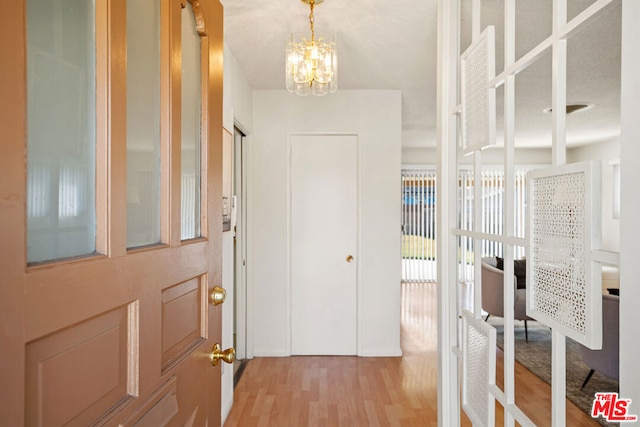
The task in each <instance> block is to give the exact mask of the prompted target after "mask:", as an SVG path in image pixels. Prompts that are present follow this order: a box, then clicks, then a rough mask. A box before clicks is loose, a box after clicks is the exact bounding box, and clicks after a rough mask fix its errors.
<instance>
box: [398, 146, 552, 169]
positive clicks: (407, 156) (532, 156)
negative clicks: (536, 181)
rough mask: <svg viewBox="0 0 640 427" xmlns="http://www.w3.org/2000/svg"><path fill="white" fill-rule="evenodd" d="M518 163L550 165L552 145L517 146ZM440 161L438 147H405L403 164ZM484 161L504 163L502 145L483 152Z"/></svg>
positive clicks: (465, 159)
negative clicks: (540, 146)
mask: <svg viewBox="0 0 640 427" xmlns="http://www.w3.org/2000/svg"><path fill="white" fill-rule="evenodd" d="M472 159H473V156H466V157H463V158H462V159H461V160H460V162H461V163H462V164H469V165H470V164H471V163H472ZM515 159H516V164H517V165H550V164H551V147H546V148H517V147H516V153H515ZM437 161H438V157H437V155H436V149H435V148H431V147H425V148H416V147H411V148H403V149H402V164H403V165H435V164H436V163H437ZM482 161H483V163H489V164H491V163H496V164H502V163H503V162H504V150H503V149H502V147H494V148H488V149H486V150H484V151H483V152H482Z"/></svg>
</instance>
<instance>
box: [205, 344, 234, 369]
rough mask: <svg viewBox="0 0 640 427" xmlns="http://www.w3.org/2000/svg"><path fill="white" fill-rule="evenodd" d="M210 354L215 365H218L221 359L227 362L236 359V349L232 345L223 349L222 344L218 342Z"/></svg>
mask: <svg viewBox="0 0 640 427" xmlns="http://www.w3.org/2000/svg"><path fill="white" fill-rule="evenodd" d="M209 356H210V357H211V364H212V365H213V366H218V363H220V360H223V361H225V362H226V363H233V362H234V361H235V360H236V350H235V349H234V348H233V347H231V348H228V349H226V350H224V351H223V350H222V347H220V344H218V343H216V344H214V345H213V348H212V349H211V354H210V355H209Z"/></svg>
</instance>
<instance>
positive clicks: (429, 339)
mask: <svg viewBox="0 0 640 427" xmlns="http://www.w3.org/2000/svg"><path fill="white" fill-rule="evenodd" d="M437 286H438V285H436V284H435V283H421V284H403V285H402V320H401V345H402V350H403V353H404V355H403V357H349V356H294V357H283V358H255V359H253V360H251V361H249V363H248V364H247V366H246V368H245V370H244V373H243V375H242V377H241V379H240V381H239V382H238V385H237V387H236V389H235V394H234V404H233V407H232V409H231V412H230V414H229V417H228V419H227V421H226V423H225V426H226V427H234V426H240V427H254V426H278V427H285V426H295V427H298V426H329V427H333V426H338V427H341V426H344V427H354V426H363V427H364V426H402V427H407V426H408V427H411V426H416V427H424V426H437V410H438V408H437V379H438V376H437V365H438V363H437V362H438V358H437V310H436V309H437V305H436V301H437ZM496 351H497V356H498V357H497V359H498V366H497V372H498V383H499V384H500V383H501V382H502V378H501V377H502V373H503V368H502V352H501V351H500V350H496ZM550 396H551V390H550V387H549V385H548V384H546V383H544V382H543V381H542V380H540V379H539V378H538V377H536V376H535V375H533V374H532V373H531V372H529V371H528V370H527V369H526V368H524V367H522V366H521V365H519V364H517V363H516V403H517V404H518V405H519V407H520V408H521V409H522V410H523V411H524V412H525V413H526V414H527V416H529V417H530V418H531V420H532V421H534V422H535V423H536V424H537V425H540V426H548V425H550V420H551V416H550V413H551V409H550V408H551V397H550ZM503 413H504V411H503V409H502V407H501V406H500V405H499V404H497V405H496V425H498V426H502V425H503V421H504V415H503ZM461 425H462V426H471V423H470V422H469V420H468V418H467V417H466V415H465V414H464V412H463V411H462V413H461ZM567 425H570V426H597V425H598V424H597V423H596V422H595V421H594V420H593V419H591V417H589V416H588V415H586V414H585V413H583V412H582V411H580V410H579V409H578V408H577V407H576V406H575V405H573V404H572V403H571V402H569V401H567Z"/></svg>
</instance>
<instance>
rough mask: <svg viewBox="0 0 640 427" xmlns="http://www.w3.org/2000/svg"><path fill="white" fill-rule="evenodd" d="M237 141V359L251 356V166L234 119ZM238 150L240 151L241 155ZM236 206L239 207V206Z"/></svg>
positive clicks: (235, 302) (245, 135)
mask: <svg viewBox="0 0 640 427" xmlns="http://www.w3.org/2000/svg"><path fill="white" fill-rule="evenodd" d="M233 127H234V142H233V163H234V187H233V188H234V191H233V192H234V196H236V194H237V192H238V190H237V189H236V184H237V183H238V181H237V180H236V178H239V182H240V189H239V196H240V197H239V198H240V200H237V199H236V201H235V203H236V205H235V206H234V210H235V217H236V220H235V226H236V234H235V235H236V240H235V242H236V246H235V249H234V257H235V263H234V284H235V286H236V289H235V292H234V301H233V302H234V322H235V334H236V343H235V345H236V356H237V358H238V359H250V358H251V357H249V351H248V348H249V343H248V333H247V331H248V327H249V322H248V316H249V312H250V310H249V304H248V288H247V273H248V269H247V264H248V260H247V258H248V252H249V251H248V245H247V241H248V232H247V228H248V227H247V226H248V222H247V213H248V208H247V202H248V197H247V189H248V188H247V187H248V185H247V183H248V174H249V170H248V168H247V154H248V153H247V151H248V144H247V138H248V136H247V133H246V132H245V131H244V130H243V126H242V125H241V124H239V123H238V122H234V126H233ZM236 131H237V132H240V134H241V137H240V141H236V139H235V133H236ZM238 153H240V155H239V156H238ZM237 206H239V207H240V209H237ZM243 262H244V265H243Z"/></svg>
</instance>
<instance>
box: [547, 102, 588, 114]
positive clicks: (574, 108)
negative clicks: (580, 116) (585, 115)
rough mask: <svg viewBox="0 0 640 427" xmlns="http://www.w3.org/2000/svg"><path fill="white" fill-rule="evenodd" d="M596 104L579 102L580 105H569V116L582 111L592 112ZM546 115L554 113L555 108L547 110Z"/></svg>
mask: <svg viewBox="0 0 640 427" xmlns="http://www.w3.org/2000/svg"><path fill="white" fill-rule="evenodd" d="M594 105H595V104H587V103H584V102H579V103H575V104H567V115H569V114H574V113H578V112H580V111H587V110H590V109H592V108H593V107H594ZM542 111H544V112H545V113H551V112H552V111H553V108H551V107H549V108H545V109H544V110H542Z"/></svg>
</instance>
